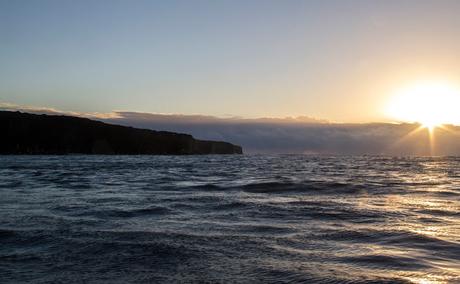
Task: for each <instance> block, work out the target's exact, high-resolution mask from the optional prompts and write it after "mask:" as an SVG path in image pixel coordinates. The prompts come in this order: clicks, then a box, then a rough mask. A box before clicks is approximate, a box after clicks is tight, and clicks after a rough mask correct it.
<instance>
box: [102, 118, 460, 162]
mask: <svg viewBox="0 0 460 284" xmlns="http://www.w3.org/2000/svg"><path fill="white" fill-rule="evenodd" d="M117 115H118V117H117V118H111V119H105V121H107V122H111V123H117V124H123V125H130V126H135V127H142V128H149V129H157V130H168V131H175V132H184V133H190V134H192V135H193V136H195V137H196V138H200V139H211V140H224V141H228V142H231V143H235V144H239V145H241V146H243V149H244V150H245V152H246V153H308V154H345V155H347V154H374V155H375V154H382V155H430V154H436V155H458V154H460V143H458V142H457V141H458V133H460V129H459V128H458V127H454V126H446V129H437V130H436V132H435V135H434V139H430V136H429V132H428V130H427V129H421V128H420V125H418V124H389V123H370V124H338V123H328V122H327V121H320V120H315V119H312V118H305V117H304V118H285V119H277V118H262V119H241V118H227V119H223V118H215V117H210V116H187V115H161V114H144V113H133V112H118V113H117Z"/></svg>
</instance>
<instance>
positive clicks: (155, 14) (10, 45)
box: [0, 0, 460, 122]
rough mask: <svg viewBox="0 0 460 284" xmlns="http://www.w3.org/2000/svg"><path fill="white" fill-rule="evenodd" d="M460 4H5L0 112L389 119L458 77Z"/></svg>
mask: <svg viewBox="0 0 460 284" xmlns="http://www.w3.org/2000/svg"><path fill="white" fill-rule="evenodd" d="M458 11H460V1H423V0H414V1H371V0H369V1H367V0H363V1H347V0H343V1H97V0H96V1H65V0H64V1H20V0H19V1H17V0H15V1H6V0H0V102H8V103H13V104H18V105H34V106H45V107H52V108H57V109H62V110H72V111H81V112H110V111H112V110H126V111H140V112H152V113H182V114H205V115H216V116H230V115H234V116H241V117H261V116H268V117H284V116H299V115H307V116H313V117H318V118H325V119H331V120H335V121H346V122H348V121H350V122H361V121H362V122H367V121H379V120H385V117H384V116H383V114H382V112H381V105H382V104H383V103H384V102H385V100H387V99H388V94H389V93H390V92H391V90H392V89H393V88H397V87H398V86H400V85H403V84H405V83H407V82H410V81H417V80H424V79H432V78H435V79H438V78H442V79H447V80H451V81H455V82H456V81H458V79H459V78H458V76H459V75H458V74H460V59H459V56H458V50H460V37H459V36H458V35H459V34H458V27H460V17H458Z"/></svg>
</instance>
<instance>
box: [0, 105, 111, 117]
mask: <svg viewBox="0 0 460 284" xmlns="http://www.w3.org/2000/svg"><path fill="white" fill-rule="evenodd" d="M0 110H7V111H21V112H28V113H35V114H49V115H70V116H79V117H87V118H92V119H108V118H116V117H118V115H117V113H116V112H110V113H99V112H93V113H89V112H75V111H63V110H58V109H54V108H49V107H37V106H23V105H16V104H11V103H5V102H0Z"/></svg>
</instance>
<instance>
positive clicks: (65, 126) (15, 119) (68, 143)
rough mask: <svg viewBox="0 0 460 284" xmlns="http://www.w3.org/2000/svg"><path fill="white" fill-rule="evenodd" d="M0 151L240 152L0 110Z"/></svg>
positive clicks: (166, 135) (179, 137)
mask: <svg viewBox="0 0 460 284" xmlns="http://www.w3.org/2000/svg"><path fill="white" fill-rule="evenodd" d="M0 133H1V134H2V135H1V139H0V154H44V155H46V154H132V155H137V154H147V155H193V154H241V153H242V148H241V147H240V146H236V145H233V144H230V143H226V142H217V141H203V140H196V139H194V138H193V137H192V136H191V135H187V134H178V133H173V132H166V131H153V130H147V129H138V128H132V127H126V126H120V125H113V124H107V123H103V122H100V121H95V120H90V119H87V118H79V117H72V116H57V115H37V114H29V113H21V112H10V111H0Z"/></svg>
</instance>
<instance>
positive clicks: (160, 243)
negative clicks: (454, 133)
mask: <svg viewBox="0 0 460 284" xmlns="http://www.w3.org/2000/svg"><path fill="white" fill-rule="evenodd" d="M0 282H1V283H13V282H37V283H44V282H54V283H74V282H75V283H87V282H91V283H99V282H103V283H127V282H131V283H150V282H154V283H157V282H160V283H171V282H181V283H189V282H208V283H216V282H225V283H227V282H236V283H271V282H281V283H287V282H292V283H297V282H305V283H460V158H385V157H312V156H286V155H285V156H250V155H249V156H248V155H244V156H189V157H172V156H162V157H146V156H144V157H139V156H118V157H113V156H60V157H27V156H22V157H17V156H8V157H6V156H3V157H0Z"/></svg>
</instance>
